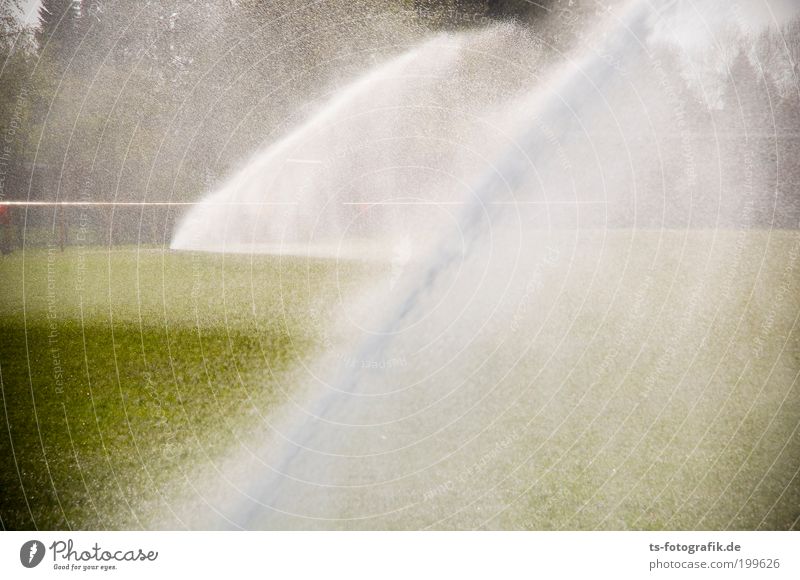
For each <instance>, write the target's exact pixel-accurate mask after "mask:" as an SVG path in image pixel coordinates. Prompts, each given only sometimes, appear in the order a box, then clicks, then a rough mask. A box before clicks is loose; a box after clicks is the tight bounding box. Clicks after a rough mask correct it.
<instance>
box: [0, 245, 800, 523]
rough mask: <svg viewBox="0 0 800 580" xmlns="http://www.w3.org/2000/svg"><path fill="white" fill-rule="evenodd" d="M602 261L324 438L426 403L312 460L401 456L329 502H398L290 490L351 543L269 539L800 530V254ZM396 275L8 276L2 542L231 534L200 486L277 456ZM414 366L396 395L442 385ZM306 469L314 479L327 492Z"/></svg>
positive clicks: (329, 265) (38, 269) (551, 281)
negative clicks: (167, 531) (316, 384)
mask: <svg viewBox="0 0 800 580" xmlns="http://www.w3.org/2000/svg"><path fill="white" fill-rule="evenodd" d="M590 238H591V237H589V238H587V239H586V240H585V241H583V242H580V243H579V244H578V246H577V247H578V249H579V250H580V251H577V252H571V253H570V255H566V254H562V259H559V260H554V261H552V262H544V264H545V266H544V268H543V269H539V270H538V274H537V276H538V278H537V279H536V283H535V284H530V285H529V287H528V288H527V289H524V291H523V292H521V294H520V296H519V297H518V302H517V303H518V304H522V306H514V308H513V309H512V314H513V317H512V320H511V321H510V323H509V321H508V320H506V322H505V323H503V324H500V325H498V327H497V328H494V329H489V330H487V332H485V333H483V334H481V335H480V336H478V335H477V334H476V338H477V339H478V340H476V341H474V343H473V344H471V346H470V348H471V349H472V350H470V351H468V352H467V353H466V359H465V361H466V362H465V364H464V365H462V366H459V367H451V368H450V370H448V371H446V372H445V373H443V374H442V373H440V374H438V375H437V376H436V380H435V381H433V382H431V383H429V384H426V386H425V389H424V390H418V391H413V390H409V391H408V392H407V393H404V395H403V397H400V398H396V399H393V402H392V403H391V405H388V404H384V405H383V407H381V406H380V405H381V404H380V403H378V404H377V406H376V405H374V404H371V406H367V405H364V404H357V405H355V406H352V407H343V410H342V411H339V414H338V415H332V416H331V417H329V419H332V420H347V421H350V420H353V421H354V422H355V421H356V420H362V421H363V420H364V418H365V417H367V416H372V417H376V416H389V415H390V414H392V413H395V414H399V415H406V416H410V415H411V413H417V411H418V407H420V406H421V405H422V404H423V403H425V405H428V403H431V406H430V413H429V414H428V415H425V414H422V413H418V414H417V415H415V418H414V420H413V421H411V422H410V423H408V422H404V421H397V422H395V423H393V424H392V426H391V427H389V428H387V429H384V430H382V431H380V433H378V431H375V433H374V434H375V435H376V436H375V437H374V439H371V438H368V437H367V436H366V435H360V436H359V438H353V439H347V438H339V439H336V438H326V437H325V436H324V435H321V436H319V437H318V439H319V440H314V439H311V440H310V441H311V442H312V443H320V445H331V446H332V447H331V449H334V448H335V450H336V452H337V453H342V454H346V453H350V454H352V455H359V454H364V455H366V456H369V455H370V453H372V454H373V455H374V454H375V452H376V450H378V451H380V450H381V449H383V447H381V446H386V448H389V446H393V447H397V448H402V451H399V452H397V453H393V454H391V455H389V456H387V460H386V462H385V463H380V462H372V463H370V461H371V460H370V459H369V458H367V459H364V460H363V461H361V463H359V465H360V466H361V467H360V469H359V470H356V471H354V472H350V473H343V472H342V471H341V470H342V469H343V467H342V466H341V465H333V466H332V467H331V469H330V470H329V471H327V472H317V475H318V476H319V477H320V478H321V479H324V478H325V477H331V478H338V480H339V481H342V482H347V481H351V483H352V481H356V480H357V481H359V482H363V481H365V480H366V479H368V478H369V477H370V474H371V473H372V474H375V478H376V480H387V481H388V480H389V479H391V478H390V477H388V475H392V474H396V473H398V474H400V475H402V476H403V479H402V480H397V481H394V483H390V484H386V485H382V486H380V485H377V484H376V485H374V486H367V487H361V488H359V487H354V488H346V487H345V488H342V489H341V490H340V493H339V492H337V493H339V495H336V493H333V492H331V493H330V494H329V495H327V496H325V497H326V498H327V499H325V501H324V502H322V503H321V504H318V503H315V502H321V501H322V500H320V499H319V497H318V496H316V495H314V492H313V491H309V490H297V493H296V494H293V495H291V498H292V502H294V503H293V507H295V508H303V507H304V506H306V507H309V509H310V510H311V511H310V513H313V509H314V508H315V506H317V505H321V506H322V508H324V509H325V510H326V511H325V513H326V515H327V516H329V517H330V518H334V519H319V520H313V519H299V520H292V519H290V518H289V519H286V518H284V519H281V518H278V519H274V518H273V516H274V514H273V515H270V514H269V513H266V512H265V513H262V514H256V517H255V518H253V519H252V520H251V523H250V525H252V526H253V527H335V528H372V527H377V528H424V527H433V528H459V529H463V528H473V527H488V528H502V529H558V528H567V529H593V528H610V529H630V528H638V529H641V528H644V529H681V528H687V529H725V528H739V529H757V528H761V529H788V528H792V527H794V528H797V527H798V526H800V520H799V519H798V518H800V475H799V474H800V434H798V425H800V389H799V388H798V371H800V330H799V329H798V313H800V263H798V259H800V237H798V234H797V232H794V231H772V232H768V231H751V232H736V231H727V232H710V231H709V232H699V233H698V232H690V233H687V232H663V231H662V232H659V231H650V232H648V231H644V232H641V231H640V232H636V233H631V232H626V231H617V232H605V233H603V235H602V245H601V244H600V243H598V240H599V238H597V237H596V236H595V237H594V238H591V239H590ZM581 244H583V246H581ZM573 249H574V248H573ZM537 255H538V254H537V253H536V252H531V253H530V254H529V257H530V259H531V260H535V259H538V258H537V257H536V256H537ZM388 271H389V270H385V271H381V269H380V267H379V266H378V265H376V264H374V263H366V262H342V261H336V260H322V259H318V260H317V259H314V260H312V259H303V258H290V257H277V256H255V257H251V256H229V255H228V256H222V255H211V254H193V253H174V252H169V251H163V250H161V249H159V248H135V247H119V248H113V249H112V250H111V251H109V250H108V249H104V248H100V247H87V248H76V247H73V248H68V249H67V250H66V251H64V252H63V253H62V252H60V251H59V250H58V249H53V250H48V249H46V248H40V249H33V250H27V251H25V252H24V254H23V253H22V252H21V251H18V252H16V253H14V254H12V255H10V256H5V257H4V258H3V259H2V261H0V300H1V301H2V302H0V335H1V336H2V341H0V371H2V389H3V390H2V394H3V398H2V402H3V408H2V411H1V412H2V413H3V414H4V421H3V422H4V424H7V426H8V428H7V429H4V430H3V432H2V434H0V454H1V455H2V457H3V469H2V472H0V487H2V489H3V490H4V493H3V494H2V502H3V503H2V504H1V505H0V516H2V525H3V527H5V528H8V529H15V528H33V527H36V528H44V529H50V528H56V529H66V528H72V529H81V528H112V529H113V528H140V527H145V528H147V527H150V526H154V525H158V526H167V527H176V528H180V527H182V526H183V525H184V523H185V522H186V521H187V519H186V515H187V510H188V511H193V512H195V513H197V512H201V511H203V510H207V511H209V512H212V511H213V510H212V509H211V506H207V505H203V502H202V500H201V499H198V498H202V497H203V494H205V493H206V492H207V491H208V489H209V485H208V482H207V481H202V482H201V481H197V480H196V479H195V477H196V474H197V473H198V469H197V466H199V465H205V466H206V468H205V471H204V472H205V473H206V474H207V475H208V474H211V476H213V473H214V469H215V467H214V466H215V465H219V466H222V465H224V461H223V459H224V458H226V457H230V456H231V455H235V454H236V453H238V452H239V450H240V449H241V447H242V445H245V444H247V443H249V442H252V440H253V437H254V436H257V437H259V438H261V439H262V440H263V442H266V443H269V441H270V434H269V432H268V431H265V428H264V425H265V424H266V423H268V418H269V417H270V414H271V413H272V412H273V410H274V409H276V408H278V407H279V406H280V405H281V403H282V402H284V401H285V400H286V399H287V397H288V396H289V395H291V394H292V393H293V392H294V389H296V388H297V386H298V384H300V383H301V382H302V381H304V380H305V372H306V371H305V369H306V367H307V366H308V367H311V366H313V361H314V360H315V359H318V358H319V356H320V355H321V354H323V353H324V351H325V350H326V349H327V348H329V346H330V344H329V342H328V341H329V340H330V336H332V335H331V334H330V328H331V326H332V325H333V322H331V321H332V320H333V317H334V316H335V315H336V314H337V312H339V311H340V310H341V309H342V308H344V307H346V305H347V304H348V303H349V301H350V300H351V298H352V297H353V296H354V295H355V294H356V293H357V290H358V288H359V287H361V286H362V285H363V284H364V283H365V282H366V281H368V280H370V281H371V280H374V279H375V278H376V277H378V278H379V277H380V276H381V275H382V274H385V273H386V272H388ZM509 338H513V340H509ZM492 341H502V344H503V347H502V348H501V349H497V350H496V351H494V350H493V345H492V344H491V343H492ZM498 344H499V343H498ZM444 354H447V353H446V352H445V353H444ZM426 361H427V362H426ZM470 361H474V362H475V368H471V367H470V366H469V365H470V364H471V362H470ZM418 362H419V364H417V363H418ZM403 363H404V364H403V365H399V366H398V367H397V368H395V369H392V372H393V373H394V374H393V375H392V376H393V377H394V379H393V380H396V381H398V384H400V383H403V384H406V382H405V381H406V380H409V381H410V380H412V379H414V378H415V377H417V376H420V375H426V373H427V370H426V368H425V367H424V365H425V364H429V365H433V366H436V365H438V364H439V361H438V360H436V358H435V357H430V356H428V357H427V359H425V360H423V359H420V361H415V360H411V359H410V360H409V361H408V364H406V361H403ZM478 363H480V365H478ZM426 376H427V375H426ZM462 379H463V382H458V383H456V381H462ZM456 384H459V385H462V386H461V387H459V389H458V390H457V391H455V392H454V394H452V396H451V395H450V394H448V395H447V397H443V398H440V397H439V395H440V394H442V393H444V392H445V390H446V389H449V388H451V387H453V386H454V385H456ZM437 389H438V390H437ZM433 403H435V405H433ZM512 403H513V404H512ZM404 405H405V406H404ZM426 409H427V407H426ZM265 419H267V421H265ZM451 419H458V420H457V421H454V422H451V421H450V420H451ZM445 427H446V428H445ZM365 433H371V432H367V431H365ZM273 437H274V434H273ZM404 441H406V442H408V443H409V445H408V446H404V445H405V444H404V443H403V442H404ZM275 442H276V444H278V443H279V440H278V438H277V437H275ZM417 443H419V445H417ZM334 445H335V447H334ZM300 459H301V460H302V461H298V462H297V463H298V465H299V467H298V470H299V471H298V473H299V472H302V470H303V469H306V468H307V470H312V467H313V466H314V463H313V462H314V460H313V458H311V457H309V458H307V459H303V458H302V457H301V458H300ZM303 462H305V463H306V465H305V466H304V465H303ZM351 465H352V464H351ZM420 466H423V467H424V466H428V467H426V468H425V469H422V470H420V469H418V468H419V467H420ZM314 469H316V467H314ZM381 470H383V471H381ZM320 474H321V475H320ZM387 474H388V475H387ZM223 475H224V474H220V477H222V476H223ZM406 475H407V477H406ZM260 476H261V474H259V473H254V474H253V477H254V478H256V479H258V478H259V477H260ZM265 476H266V475H265ZM348 478H349V479H348ZM211 487H213V486H211ZM192 490H197V492H198V496H197V497H196V498H194V499H193V500H192V502H190V503H189V504H187V502H186V498H187V497H188V496H190V495H191V494H192ZM304 494H305V495H304ZM306 500H307V501H306ZM284 501H285V498H284ZM187 505H188V506H189V507H187ZM322 508H320V509H322ZM395 508H397V509H395ZM401 508H402V509H401ZM173 509H174V513H173V511H172V510H173ZM365 514H366V515H365ZM381 514H383V515H381ZM386 514H390V515H386ZM371 516H374V517H371ZM265 518H266V519H265ZM270 518H272V519H270ZM336 518H339V519H336ZM211 519H213V518H203V519H201V520H200V521H201V522H207V521H210V520H211ZM198 525H205V524H202V523H201V524H198ZM215 525H222V524H219V523H217V524H215Z"/></svg>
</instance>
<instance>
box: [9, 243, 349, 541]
mask: <svg viewBox="0 0 800 580" xmlns="http://www.w3.org/2000/svg"><path fill="white" fill-rule="evenodd" d="M347 268H348V267H347V266H342V265H341V264H340V265H339V266H338V268H337V267H335V263H334V262H331V261H329V262H325V261H308V260H303V261H301V260H298V259H292V258H283V259H279V258H256V259H254V260H251V259H250V258H249V257H246V256H241V257H239V256H234V257H231V256H226V257H222V256H214V255H192V254H174V253H169V252H161V251H159V250H156V249H150V248H141V249H139V250H137V249H136V248H115V249H113V250H112V251H111V252H108V250H106V249H103V248H102V247H90V248H68V249H67V250H66V251H65V252H63V253H62V252H60V251H58V249H55V250H51V251H48V250H47V249H41V248H39V249H33V250H27V251H26V252H25V254H24V255H23V253H22V252H21V251H17V252H15V253H14V254H12V255H10V256H5V257H3V259H2V260H0V300H1V302H0V336H2V340H0V372H1V373H2V395H3V398H2V402H3V408H2V410H0V413H2V414H3V417H2V421H1V422H2V423H3V425H4V428H3V429H2V433H1V434H0V456H2V458H3V469H2V471H0V489H2V490H3V492H2V495H0V517H1V518H2V526H3V527H4V528H7V529H19V528H34V527H35V528H39V529H66V528H73V529H75V528H131V527H132V528H137V527H142V526H144V525H146V522H145V521H143V520H142V517H141V510H142V507H143V506H147V505H152V506H155V508H154V509H160V510H166V509H168V507H167V506H168V504H169V503H170V501H171V500H172V499H174V498H170V497H169V491H167V490H169V489H170V485H169V484H170V482H171V481H174V480H175V479H176V478H179V479H180V478H183V477H191V473H190V467H191V466H192V465H193V464H195V463H196V462H200V461H203V460H206V459H209V458H210V459H213V458H214V457H216V456H218V454H220V453H221V452H223V451H224V450H225V449H226V448H227V447H228V446H229V445H230V444H231V443H232V442H233V441H235V440H236V438H237V437H239V436H241V435H242V434H243V433H246V432H247V430H248V427H249V426H250V425H252V424H253V423H254V422H255V421H257V420H258V418H259V416H260V415H261V414H262V413H263V412H264V411H265V409H268V408H269V406H270V405H271V404H273V403H274V402H275V401H277V400H280V399H281V398H282V396H283V395H284V393H285V389H287V388H291V381H287V380H286V377H287V373H288V371H289V370H290V369H291V368H292V367H293V366H294V365H296V364H297V363H298V362H299V361H300V360H302V359H303V358H304V357H308V356H312V355H313V353H314V351H315V348H316V346H315V345H316V342H317V341H318V338H319V336H318V334H319V330H320V329H321V328H322V325H324V321H325V320H326V317H327V316H328V315H329V314H330V309H331V307H332V306H335V304H336V303H337V302H338V300H339V299H340V298H339V296H338V294H337V293H338V292H347V291H348V286H347V285H346V284H348V283H354V282H356V281H357V280H358V277H359V275H360V273H361V271H362V270H360V269H359V268H358V267H357V266H356V265H351V266H349V270H348V269H347ZM311 309H315V311H316V312H317V314H316V318H315V319H314V320H315V324H309V311H310V310H311ZM5 425H7V428H5Z"/></svg>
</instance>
